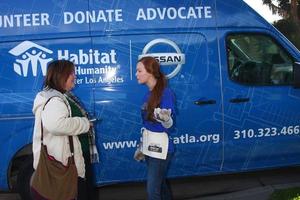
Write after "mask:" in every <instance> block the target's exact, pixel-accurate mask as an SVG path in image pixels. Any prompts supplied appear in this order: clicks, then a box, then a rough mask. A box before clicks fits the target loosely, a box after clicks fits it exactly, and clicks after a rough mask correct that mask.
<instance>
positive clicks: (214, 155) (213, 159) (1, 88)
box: [0, 0, 300, 195]
mask: <svg viewBox="0 0 300 200" xmlns="http://www.w3.org/2000/svg"><path fill="white" fill-rule="evenodd" d="M0 36H1V37H0V61H1V62H0V130H1V131H0V155H1V159H0V190H3V191H7V190H11V189H13V190H18V191H19V192H20V193H21V194H22V195H26V191H23V190H22V188H24V185H26V184H28V182H29V178H30V176H31V173H32V151H31V148H32V147H31V143H32V132H33V122H34V116H33V114H32V104H33V99H34V97H35V95H36V93H37V92H38V91H40V89H41V86H42V82H43V78H44V76H45V72H46V68H47V64H48V63H49V62H50V61H52V60H55V59H66V60H70V61H73V62H74V63H75V64H76V76H77V79H76V85H77V87H76V89H75V90H74V93H75V94H76V95H77V96H79V97H80V99H81V100H82V102H83V104H84V106H85V107H86V109H87V110H88V111H89V113H90V114H91V115H93V116H95V117H97V118H100V119H101V121H100V122H98V123H97V125H96V129H97V130H96V131H97V135H96V137H97V138H96V139H97V147H98V149H99V153H100V162H99V163H98V164H95V165H94V174H95V184H96V185H97V186H100V185H104V184H113V183H119V182H129V181H143V180H144V179H145V175H146V174H145V165H144V164H143V163H138V162H136V161H134V160H133V158H132V157H133V153H134V151H135V149H136V146H137V144H138V142H139V137H140V128H141V126H142V125H141V119H140V106H141V102H142V96H143V94H144V93H145V92H146V90H147V89H146V87H142V86H140V85H138V84H137V81H136V78H135V68H136V62H137V60H138V59H139V58H140V57H143V56H145V55H150V56H153V57H155V58H156V59H157V60H159V61H160V63H161V67H162V69H163V71H164V73H165V74H166V75H167V77H168V78H169V85H170V87H171V88H172V90H173V91H174V93H175V94H176V99H177V102H176V103H177V105H176V107H177V117H176V129H175V132H174V134H173V135H172V137H173V141H174V144H175V146H176V154H175V156H174V159H173V160H172V163H171V167H170V170H169V174H168V177H170V178H175V177H184V176H195V175H197V176H199V175H211V174H224V173H238V172H244V171H251V170H260V169H267V168H278V167H284V166H293V165H299V164H300V128H299V125H300V114H299V113H300V106H299V105H300V90H299V89H297V88H298V87H299V86H300V66H299V65H300V64H299V63H300V52H299V50H297V49H296V48H295V47H294V46H293V45H292V44H291V43H290V42H289V41H288V40H287V39H286V38H285V37H284V36H283V35H282V34H281V33H280V32H278V31H277V30H276V29H275V28H274V27H273V26H272V25H270V24H269V23H268V22H266V21H265V20H264V19H263V18H262V17H261V16H259V15H258V14H257V13H256V12H255V11H254V10H253V9H251V8H250V7H249V6H248V5H247V4H246V3H244V2H243V1H242V0H227V1H223V0H184V1H183V0H169V1H159V0H148V1H146V0H140V1H136V0H123V1H121V0H113V1H100V0H52V1H49V0H48V1H35V0H27V1H26V3H24V1H22V0H5V1H1V3H0ZM21 186H22V187H21Z"/></svg>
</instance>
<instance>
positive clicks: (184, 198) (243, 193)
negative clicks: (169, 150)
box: [0, 167, 300, 200]
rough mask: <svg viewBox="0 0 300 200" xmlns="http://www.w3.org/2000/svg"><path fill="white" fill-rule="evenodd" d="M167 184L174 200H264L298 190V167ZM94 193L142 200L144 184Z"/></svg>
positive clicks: (13, 199) (11, 197)
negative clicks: (278, 191) (279, 191)
mask: <svg viewBox="0 0 300 200" xmlns="http://www.w3.org/2000/svg"><path fill="white" fill-rule="evenodd" d="M169 182H170V185H171V188H172V193H173V197H174V199H175V200H268V199H269V197H270V195H271V194H272V193H273V192H274V191H275V190H276V189H286V188H293V187H300V167H291V168H285V169H276V170H268V171H258V172H248V173H241V174H227V175H217V176H202V177H187V178H183V179H172V180H170V181H169ZM98 192H99V198H98V199H99V200H100V199H101V200H123V199H124V200H128V199H130V200H143V199H146V190H145V183H126V184H117V185H109V186H103V187H101V188H99V189H98ZM0 200H20V197H19V195H18V194H16V193H3V192H2V193H0Z"/></svg>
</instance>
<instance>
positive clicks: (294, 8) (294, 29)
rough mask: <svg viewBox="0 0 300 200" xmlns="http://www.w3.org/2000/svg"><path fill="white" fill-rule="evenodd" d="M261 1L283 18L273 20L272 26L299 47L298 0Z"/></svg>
mask: <svg viewBox="0 0 300 200" xmlns="http://www.w3.org/2000/svg"><path fill="white" fill-rule="evenodd" d="M262 1H263V4H266V5H268V6H269V8H270V10H271V11H272V13H273V14H278V15H280V16H281V17H282V18H283V19H281V20H279V21H277V22H274V26H275V27H276V28H277V29H279V30H280V31H281V32H282V33H283V34H284V35H285V36H286V37H287V38H288V39H289V40H290V41H291V42H293V43H294V45H295V46H296V47H297V48H298V49H300V0H262ZM276 3H278V5H277V4H276Z"/></svg>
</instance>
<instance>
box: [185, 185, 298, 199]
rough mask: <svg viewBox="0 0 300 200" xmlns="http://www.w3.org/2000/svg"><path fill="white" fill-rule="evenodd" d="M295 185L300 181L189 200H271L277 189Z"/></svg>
mask: <svg viewBox="0 0 300 200" xmlns="http://www.w3.org/2000/svg"><path fill="white" fill-rule="evenodd" d="M294 187H300V183H292V184H281V185H269V186H263V187H256V188H252V189H248V190H243V191H239V192H232V193H229V194H223V195H214V196H211V197H201V198H191V199H189V200H200V199H201V200H254V199H255V200H269V198H270V197H271V195H272V193H273V192H274V191H275V190H281V189H287V188H294ZM283 200H284V199H283Z"/></svg>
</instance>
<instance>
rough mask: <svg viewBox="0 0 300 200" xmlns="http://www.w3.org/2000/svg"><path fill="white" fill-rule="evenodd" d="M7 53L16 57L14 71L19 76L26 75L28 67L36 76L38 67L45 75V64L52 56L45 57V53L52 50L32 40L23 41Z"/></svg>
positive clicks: (49, 52)
mask: <svg viewBox="0 0 300 200" xmlns="http://www.w3.org/2000/svg"><path fill="white" fill-rule="evenodd" d="M9 53H10V54H12V55H14V56H16V57H17V58H16V61H15V62H14V71H15V72H16V73H17V74H19V75H20V76H23V77H27V75H28V69H29V68H30V67H31V72H32V75H33V76H37V70H38V67H40V68H41V70H42V73H43V75H44V76H45V75H46V71H47V64H48V62H50V61H51V60H52V58H47V54H52V53H53V52H52V51H51V50H49V49H46V48H45V47H42V46H40V45H38V44H35V43H33V42H30V41H24V42H22V43H20V44H19V45H17V46H16V47H14V48H13V49H11V50H10V51H9Z"/></svg>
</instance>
